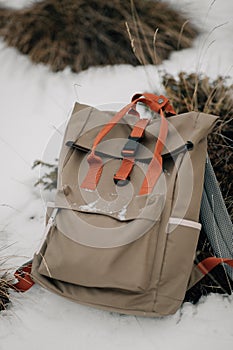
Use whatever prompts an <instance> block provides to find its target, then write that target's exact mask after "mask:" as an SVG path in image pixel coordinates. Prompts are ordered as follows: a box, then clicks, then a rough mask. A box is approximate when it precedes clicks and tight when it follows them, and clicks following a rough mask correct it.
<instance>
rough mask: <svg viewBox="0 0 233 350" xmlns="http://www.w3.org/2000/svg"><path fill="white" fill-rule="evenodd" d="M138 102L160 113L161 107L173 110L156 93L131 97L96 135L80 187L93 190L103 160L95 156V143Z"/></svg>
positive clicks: (164, 99)
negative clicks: (86, 171)
mask: <svg viewBox="0 0 233 350" xmlns="http://www.w3.org/2000/svg"><path fill="white" fill-rule="evenodd" d="M138 102H142V103H144V104H146V105H147V106H149V107H150V108H151V109H152V110H153V111H155V112H160V113H161V111H162V108H163V109H164V110H165V111H166V108H167V109H168V110H169V113H173V112H174V111H173V112H171V111H170V110H171V108H170V104H169V102H168V99H167V98H165V97H164V96H156V95H153V94H147V93H145V94H138V95H135V96H134V97H133V99H132V102H131V103H129V104H128V105H127V106H125V107H124V108H122V109H121V110H120V111H119V112H118V113H117V114H115V116H114V117H113V118H112V119H111V120H110V122H109V123H108V124H106V125H105V126H104V128H103V129H102V130H101V131H100V132H99V134H98V135H97V136H96V138H95V140H94V143H93V147H92V150H91V153H90V154H89V156H88V157H87V161H88V164H89V170H88V173H87V175H86V177H85V179H84V181H83V182H82V184H81V188H86V189H89V190H95V188H96V186H97V184H98V182H99V179H100V176H101V173H102V168H103V161H102V159H101V158H100V157H98V156H96V154H95V149H96V147H97V145H98V144H99V143H100V142H101V140H102V139H103V138H104V137H105V135H107V133H108V132H109V131H110V130H111V129H112V128H113V127H114V126H115V125H116V124H117V123H118V122H119V121H120V120H121V119H122V118H123V117H124V116H125V114H127V112H129V111H130V110H131V109H133V110H135V105H136V104H137V103H138ZM166 106H167V107H166ZM174 113H175V112H174ZM164 125H165V123H161V127H164ZM160 133H161V132H160ZM149 175H150V174H149ZM150 184H151V182H150V181H149V182H148V186H150ZM148 186H144V188H148Z"/></svg>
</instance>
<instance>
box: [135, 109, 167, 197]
mask: <svg viewBox="0 0 233 350" xmlns="http://www.w3.org/2000/svg"><path fill="white" fill-rule="evenodd" d="M160 116H161V125H160V130H159V136H158V140H157V142H156V145H155V149H154V154H153V158H152V160H151V162H150V163H149V165H148V169H147V172H146V176H145V178H144V181H143V183H142V186H141V189H140V191H139V194H140V195H143V194H148V193H151V191H152V189H153V187H154V185H155V184H156V182H157V180H158V178H159V176H160V174H161V173H162V170H163V166H162V165H163V164H162V163H163V162H162V156H161V153H162V150H163V147H164V144H165V141H166V138H167V132H168V123H167V120H166V119H165V116H164V113H163V110H162V109H160Z"/></svg>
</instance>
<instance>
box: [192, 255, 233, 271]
mask: <svg viewBox="0 0 233 350" xmlns="http://www.w3.org/2000/svg"><path fill="white" fill-rule="evenodd" d="M222 263H224V264H227V265H229V266H231V267H233V259H226V258H224V259H223V258H216V257H214V256H211V257H209V258H206V259H204V260H202V261H201V262H200V263H199V264H198V265H197V267H198V268H199V269H200V270H201V272H202V273H203V275H207V274H208V273H209V272H210V271H211V270H212V269H213V268H215V267H216V266H217V265H219V264H222Z"/></svg>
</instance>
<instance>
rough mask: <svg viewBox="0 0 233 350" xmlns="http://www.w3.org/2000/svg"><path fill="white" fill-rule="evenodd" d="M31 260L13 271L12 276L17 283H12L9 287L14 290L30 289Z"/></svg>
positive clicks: (24, 290)
mask: <svg viewBox="0 0 233 350" xmlns="http://www.w3.org/2000/svg"><path fill="white" fill-rule="evenodd" d="M31 270H32V260H30V261H29V262H27V263H26V264H24V265H23V266H21V267H20V268H19V269H18V270H17V271H16V272H15V273H14V276H15V278H16V279H17V280H18V282H17V283H15V284H12V285H11V286H10V287H11V288H12V289H14V290H15V291H16V292H26V291H27V290H28V289H30V288H31V287H32V286H33V284H34V282H33V280H32V279H31Z"/></svg>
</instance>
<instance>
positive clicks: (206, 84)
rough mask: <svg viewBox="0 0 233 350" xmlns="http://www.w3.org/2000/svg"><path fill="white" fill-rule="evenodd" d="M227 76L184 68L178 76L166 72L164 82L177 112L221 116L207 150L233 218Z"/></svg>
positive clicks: (231, 93)
mask: <svg viewBox="0 0 233 350" xmlns="http://www.w3.org/2000/svg"><path fill="white" fill-rule="evenodd" d="M226 80H227V79H226V78H223V77H218V78H217V79H216V80H214V81H211V80H210V78H208V77H207V76H202V75H200V74H187V73H184V72H181V73H180V74H179V76H178V78H177V79H175V78H174V77H173V76H171V75H168V74H166V75H165V76H164V77H163V84H164V86H165V89H166V95H167V96H168V97H169V98H170V100H171V102H172V104H173V106H174V107H175V110H176V111H177V113H185V112H187V111H193V110H196V111H201V112H205V113H209V114H214V115H217V116H219V117H220V120H219V122H218V123H217V125H216V126H215V128H214V129H213V131H212V133H211V134H210V135H209V136H208V152H209V156H210V159H211V162H212V165H213V168H214V171H215V174H216V177H217V180H218V182H219V186H220V189H221V191H222V194H223V198H224V201H225V203H226V206H227V209H228V212H229V214H230V216H231V218H233V191H232V190H233V186H232V179H233V152H232V149H233V140H232V135H233V86H229V85H227V82H226Z"/></svg>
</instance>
